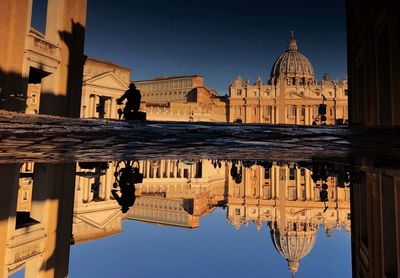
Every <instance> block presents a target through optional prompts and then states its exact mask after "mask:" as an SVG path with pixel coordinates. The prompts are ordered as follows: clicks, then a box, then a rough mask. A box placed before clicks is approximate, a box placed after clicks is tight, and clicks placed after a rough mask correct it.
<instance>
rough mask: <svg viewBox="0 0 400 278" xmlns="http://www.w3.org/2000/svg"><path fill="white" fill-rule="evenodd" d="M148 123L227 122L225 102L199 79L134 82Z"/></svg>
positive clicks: (169, 78)
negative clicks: (153, 121) (140, 95)
mask: <svg viewBox="0 0 400 278" xmlns="http://www.w3.org/2000/svg"><path fill="white" fill-rule="evenodd" d="M135 84H136V86H137V88H138V89H139V90H140V91H141V94H142V102H143V109H144V112H146V113H147V119H149V120H158V121H183V122H193V121H204V122H226V102H225V101H224V100H223V98H221V97H220V96H219V95H218V93H217V92H216V91H214V90H213V89H211V88H209V87H207V86H205V85H204V78H203V77H202V76H199V75H193V76H174V77H160V78H155V79H151V80H143V81H135Z"/></svg>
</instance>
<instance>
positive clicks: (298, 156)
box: [0, 112, 400, 165]
mask: <svg viewBox="0 0 400 278" xmlns="http://www.w3.org/2000/svg"><path fill="white" fill-rule="evenodd" d="M398 138H400V129H384V128H381V129H374V130H371V129H362V128H358V129H349V128H348V127H302V126H295V127H293V126H268V125H241V124H217V123H170V122H168V123H166V122H145V123H141V122H130V123H128V122H123V121H113V120H98V119H66V118H60V117H51V116H29V115H22V114H15V113H6V112H1V113H0V162H11V161H36V162H55V161H58V162H65V161H98V160H99V159H101V160H110V161H111V160H135V159H156V158H164V159H165V158H181V159H185V158H190V159H195V158H204V157H208V158H219V159H270V160H283V161H284V160H287V161H289V160H292V161H293V160H294V161H311V160H312V159H313V158H321V157H324V158H329V159H334V160H335V159H339V160H343V159H344V160H348V159H352V158H354V157H357V159H359V160H370V159H371V158H373V160H374V161H377V163H380V164H382V165H390V164H393V163H394V164H396V163H398V162H399V157H400V140H399V139H398Z"/></svg>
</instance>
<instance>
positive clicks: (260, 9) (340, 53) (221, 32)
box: [32, 0, 347, 95]
mask: <svg viewBox="0 0 400 278" xmlns="http://www.w3.org/2000/svg"><path fill="white" fill-rule="evenodd" d="M45 5H46V0H35V1H34V11H35V12H34V14H33V18H32V20H33V25H34V26H44V25H43V24H44V18H43V14H44V12H43V10H44V7H45ZM40 11H42V12H40ZM38 28H39V29H40V27H38ZM291 31H294V32H295V36H296V38H297V41H298V46H299V51H301V52H302V53H303V54H305V55H306V56H307V57H308V58H309V59H310V61H311V63H312V64H313V66H314V71H315V74H316V77H317V78H318V79H321V78H322V75H323V74H324V73H325V72H328V73H329V75H330V77H331V79H339V80H341V79H342V78H343V77H344V76H345V75H346V73H347V66H346V59H347V58H346V26H345V1H344V0H340V1H337V0H327V1H316V0H309V1H295V0H288V1H267V0H246V1H244V0H218V1H214V0H202V1H193V0H186V1H185V0H169V1H165V0H147V1H121V0H114V1H112V2H110V1H108V0H107V1H106V0H88V10H87V29H86V41H85V54H86V55H88V56H91V57H94V58H98V59H103V60H108V61H111V62H113V63H116V64H119V65H122V66H125V67H129V68H131V69H132V76H131V77H132V80H143V79H151V78H153V77H157V76H174V75H192V74H199V75H203V76H204V77H205V82H206V84H207V85H208V86H210V87H212V88H214V89H216V90H217V91H218V92H219V93H220V94H221V95H223V94H225V93H227V92H228V86H229V83H230V82H231V81H233V80H234V79H235V78H236V77H237V76H238V75H240V76H242V78H243V79H245V80H248V79H250V80H251V81H255V79H256V78H257V76H261V77H262V78H263V80H265V81H267V80H268V79H269V74H270V70H271V67H272V64H273V62H274V61H275V59H276V58H277V57H278V56H279V55H280V54H281V53H282V52H283V51H285V50H286V47H287V42H288V38H289V34H290V32H291Z"/></svg>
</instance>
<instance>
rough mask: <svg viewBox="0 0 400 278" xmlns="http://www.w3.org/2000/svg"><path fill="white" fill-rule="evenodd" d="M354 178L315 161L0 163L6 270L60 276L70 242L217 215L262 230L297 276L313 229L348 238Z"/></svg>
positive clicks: (195, 224)
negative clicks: (126, 225) (128, 225)
mask: <svg viewBox="0 0 400 278" xmlns="http://www.w3.org/2000/svg"><path fill="white" fill-rule="evenodd" d="M355 173H357V172H356V171H355V168H354V167H350V166H349V165H345V164H333V163H326V162H321V161H319V162H318V161H314V163H305V162H278V161H261V160H259V161H249V160H247V161H239V160H233V161H230V160H229V161H228V160H210V159H203V160H143V161H119V162H79V163H69V164H40V163H23V164H12V165H1V166H0V175H1V181H2V185H1V188H2V189H3V190H8V191H4V192H7V194H2V196H3V197H2V198H3V199H5V200H4V201H3V202H2V206H3V208H2V213H3V215H2V219H3V221H2V226H1V227H2V231H3V232H4V233H2V235H3V238H2V240H3V241H4V244H5V245H4V248H5V250H6V252H5V258H4V269H5V270H6V273H8V274H12V273H14V272H16V271H18V270H20V269H21V268H25V274H26V275H28V276H27V277H37V276H38V275H39V274H40V273H42V274H48V275H50V276H53V275H55V276H58V275H66V274H67V273H68V257H69V245H70V244H80V243H82V242H87V241H94V240H99V239H101V238H104V237H107V236H110V235H114V234H117V233H120V232H121V231H122V223H123V221H140V222H144V223H152V224H157V225H162V226H170V227H182V228H190V229H195V228H197V229H199V230H200V231H201V219H202V218H203V217H205V216H207V215H212V214H213V213H214V212H215V210H216V209H217V208H221V209H223V210H225V212H226V214H225V218H226V220H227V222H228V223H229V224H230V226H231V227H232V228H234V229H237V230H239V229H241V227H243V226H247V225H248V224H249V223H253V224H254V226H255V228H256V230H260V229H261V227H262V226H265V227H268V230H269V233H270V235H271V240H272V243H273V245H274V246H275V248H276V249H277V251H278V252H279V253H280V254H281V255H282V256H283V259H285V260H286V261H287V266H288V268H289V271H290V272H292V273H295V272H297V271H300V272H301V266H300V265H301V261H302V260H303V259H304V258H305V257H306V256H307V255H308V254H309V253H310V252H312V249H313V247H314V245H315V244H318V240H317V232H318V230H319V229H324V230H325V233H326V235H327V236H328V237H331V236H332V233H333V231H334V230H335V229H337V230H345V231H346V232H347V233H348V234H350V188H351V186H352V185H351V184H350V181H354V177H357V175H358V173H357V175H356V174H355ZM16 189H18V190H16ZM73 189H74V190H73ZM10 194H11V195H10ZM6 196H7V197H6ZM10 196H11V197H10ZM4 212H6V213H5V214H4ZM70 223H72V226H71V225H70ZM197 229H196V230H197ZM132 232H133V233H134V232H135V231H132ZM159 232H160V233H162V229H161V230H160V231H159ZM333 238H334V237H333ZM348 239H350V238H348ZM192 240H196V238H193V239H192ZM333 240H334V239H333ZM347 244H350V240H348V241H347ZM344 247H345V246H344ZM228 256H229V254H228ZM338 257H340V254H338ZM315 263H318V264H323V263H328V262H324V261H323V260H322V258H321V260H320V261H318V262H315ZM74 267H79V266H74V265H71V266H70V268H74ZM348 271H350V269H349V270H348Z"/></svg>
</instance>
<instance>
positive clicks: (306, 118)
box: [304, 105, 310, 125]
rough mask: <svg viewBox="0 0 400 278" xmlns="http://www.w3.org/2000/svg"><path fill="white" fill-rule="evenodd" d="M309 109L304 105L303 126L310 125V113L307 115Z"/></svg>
mask: <svg viewBox="0 0 400 278" xmlns="http://www.w3.org/2000/svg"><path fill="white" fill-rule="evenodd" d="M309 109H310V108H309V107H308V105H306V106H305V108H304V110H305V113H304V124H305V125H309V124H310V119H309V115H310V113H309Z"/></svg>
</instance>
